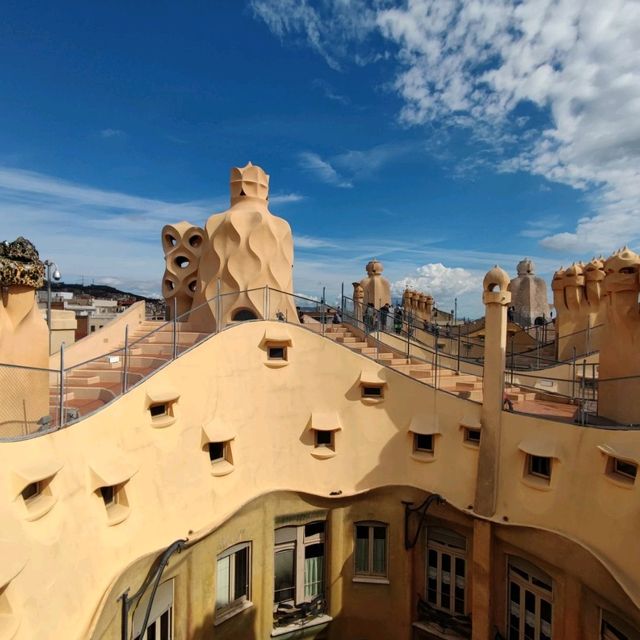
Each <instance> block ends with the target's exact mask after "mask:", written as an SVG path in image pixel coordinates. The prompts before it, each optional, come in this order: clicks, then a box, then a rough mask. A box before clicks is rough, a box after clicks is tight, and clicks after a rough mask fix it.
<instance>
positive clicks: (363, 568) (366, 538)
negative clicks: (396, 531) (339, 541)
mask: <svg viewBox="0 0 640 640" xmlns="http://www.w3.org/2000/svg"><path fill="white" fill-rule="evenodd" d="M355 575H356V576H368V577H378V578H384V577H386V576H387V525H386V524H384V523H382V522H356V525H355Z"/></svg>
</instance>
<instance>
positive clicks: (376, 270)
mask: <svg viewBox="0 0 640 640" xmlns="http://www.w3.org/2000/svg"><path fill="white" fill-rule="evenodd" d="M366 270H367V277H366V278H363V279H362V280H360V286H361V287H362V290H363V292H364V304H365V305H367V304H369V303H370V302H371V303H372V304H373V306H374V307H375V308H376V309H379V308H380V307H382V306H384V305H385V304H391V285H390V284H389V281H388V280H387V279H386V278H385V277H383V275H382V272H383V271H384V267H383V266H382V262H380V261H379V260H376V259H375V258H373V260H370V261H369V262H368V263H367V266H366Z"/></svg>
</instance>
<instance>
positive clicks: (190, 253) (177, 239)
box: [162, 221, 205, 320]
mask: <svg viewBox="0 0 640 640" xmlns="http://www.w3.org/2000/svg"><path fill="white" fill-rule="evenodd" d="M204 240H205V232H204V229H201V228H200V227H197V226H194V225H192V224H191V223H189V222H185V221H183V222H178V223H177V224H167V225H165V226H164V227H163V228H162V248H163V250H164V259H165V263H166V267H165V271H164V275H163V276H162V295H163V296H164V299H165V300H166V302H167V308H168V309H169V317H170V318H173V317H174V314H175V315H176V316H177V317H178V318H180V319H182V320H186V319H187V318H185V314H187V313H188V312H189V311H190V310H191V305H192V303H193V297H194V295H195V293H196V288H197V286H198V267H199V266H200V255H201V253H202V248H203V245H204Z"/></svg>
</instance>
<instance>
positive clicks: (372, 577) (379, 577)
mask: <svg viewBox="0 0 640 640" xmlns="http://www.w3.org/2000/svg"><path fill="white" fill-rule="evenodd" d="M358 527H367V528H368V529H369V536H368V541H369V543H368V547H369V548H368V558H367V567H368V568H367V570H366V571H361V570H358V560H357V557H356V554H357V549H358V547H357V542H356V541H357V535H358ZM375 529H384V571H383V572H382V573H375V572H374V571H373V540H374V537H373V532H374V530H375ZM388 578H389V525H388V524H387V523H386V522H379V521H375V520H364V521H360V522H354V524H353V579H354V581H356V582H358V581H366V582H382V583H384V584H388V583H389V579H388Z"/></svg>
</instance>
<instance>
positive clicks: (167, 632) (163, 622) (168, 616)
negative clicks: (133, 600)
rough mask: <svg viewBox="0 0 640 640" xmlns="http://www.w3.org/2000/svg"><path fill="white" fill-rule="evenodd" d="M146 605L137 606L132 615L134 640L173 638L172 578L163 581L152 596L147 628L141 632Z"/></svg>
mask: <svg viewBox="0 0 640 640" xmlns="http://www.w3.org/2000/svg"><path fill="white" fill-rule="evenodd" d="M146 612H147V607H146V605H145V606H138V608H137V609H136V610H135V613H134V615H133V634H134V635H133V637H134V639H135V640H173V580H167V581H166V582H163V583H162V584H161V585H160V586H159V587H158V590H157V592H156V594H155V596H154V598H153V604H152V605H151V611H150V612H149V620H148V622H147V629H146V631H145V633H144V634H142V624H143V623H144V618H145V614H146Z"/></svg>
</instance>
